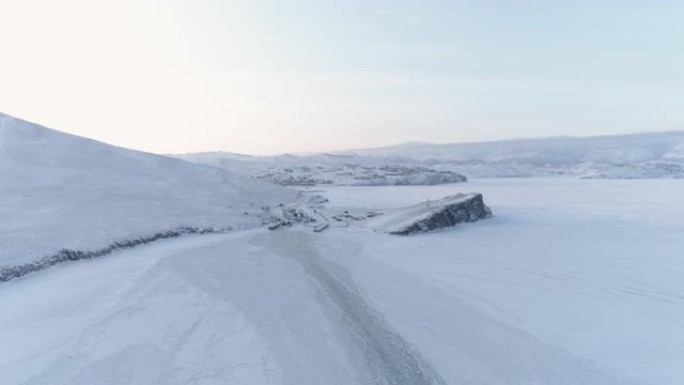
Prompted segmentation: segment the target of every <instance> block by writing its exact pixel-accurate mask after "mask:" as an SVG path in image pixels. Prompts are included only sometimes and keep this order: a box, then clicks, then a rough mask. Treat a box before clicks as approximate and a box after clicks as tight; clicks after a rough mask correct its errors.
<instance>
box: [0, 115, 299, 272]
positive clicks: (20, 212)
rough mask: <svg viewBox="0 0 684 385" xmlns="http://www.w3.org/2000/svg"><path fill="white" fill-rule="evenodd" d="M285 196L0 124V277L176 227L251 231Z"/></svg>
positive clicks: (174, 162) (187, 166)
mask: <svg viewBox="0 0 684 385" xmlns="http://www.w3.org/2000/svg"><path fill="white" fill-rule="evenodd" d="M294 196H295V193H293V192H291V191H289V190H286V189H283V188H281V187H278V186H274V185H272V184H269V183H264V182H259V181H255V180H252V179H250V178H245V177H241V176H237V175H234V174H231V173H229V172H227V171H225V170H220V169H217V168H213V167H207V166H202V165H196V164H192V163H188V162H185V161H181V160H178V159H172V158H167V157H163V156H159V155H153V154H147V153H142V152H137V151H131V150H126V149H122V148H118V147H114V146H110V145H107V144H104V143H100V142H96V141H93V140H89V139H85V138H79V137H76V136H72V135H68V134H65V133H61V132H58V131H54V130H51V129H48V128H45V127H42V126H39V125H35V124H32V123H29V122H25V121H22V120H19V119H15V118H12V117H9V116H7V115H0V201H1V202H2V204H1V205H0V218H2V221H0V268H1V267H8V266H16V265H21V264H25V263H31V262H35V261H37V260H39V259H40V258H41V257H44V256H50V255H54V254H56V253H58V252H59V250H61V249H69V250H74V251H84V252H90V251H95V250H101V249H105V248H107V247H109V246H110V245H113V244H115V243H117V242H125V241H129V240H135V239H138V238H141V237H151V236H154V235H155V234H158V233H162V232H166V231H176V230H178V229H179V228H181V227H184V226H189V227H194V228H198V229H207V228H219V229H225V228H245V227H253V226H256V225H260V224H261V219H260V218H259V215H260V212H261V209H260V208H261V206H262V205H267V204H276V203H279V202H289V201H290V200H293V199H294ZM245 213H247V214H245Z"/></svg>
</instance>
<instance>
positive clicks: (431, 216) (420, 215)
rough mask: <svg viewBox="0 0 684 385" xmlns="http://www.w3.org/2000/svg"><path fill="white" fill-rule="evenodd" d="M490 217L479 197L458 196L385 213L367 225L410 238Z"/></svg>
mask: <svg viewBox="0 0 684 385" xmlns="http://www.w3.org/2000/svg"><path fill="white" fill-rule="evenodd" d="M491 216H492V211H491V210H490V209H489V207H487V205H485V203H484V200H483V199H482V194H479V193H470V194H458V195H453V196H448V197H444V198H442V199H438V200H433V201H431V200H428V201H426V202H423V203H420V204H418V205H415V206H411V207H408V208H405V209H398V210H394V211H391V212H386V213H384V215H382V216H380V217H379V218H378V219H375V220H374V221H373V222H372V224H371V225H370V226H371V227H373V228H374V229H376V230H379V231H384V232H387V233H389V234H395V235H409V234H413V233H421V232H427V231H432V230H437V229H444V228H449V227H453V226H456V225H457V224H459V223H468V222H476V221H479V220H482V219H486V218H489V217H491Z"/></svg>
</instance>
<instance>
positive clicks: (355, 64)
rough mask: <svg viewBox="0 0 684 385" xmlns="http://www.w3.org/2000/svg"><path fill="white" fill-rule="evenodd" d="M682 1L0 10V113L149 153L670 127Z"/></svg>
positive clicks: (137, 4) (1, 3)
mask: <svg viewBox="0 0 684 385" xmlns="http://www.w3.org/2000/svg"><path fill="white" fill-rule="evenodd" d="M683 20H684V1H681V0H672V1H657V0H654V1H648V0H641V1H630V0H594V1H585V0H577V1H569V0H562V1H561V0H506V1H504V0H489V1H487V0H484V1H483V0H480V1H476V0H471V1H459V0H451V1H447V0H442V1H427V0H426V1H404V0H386V1H385V0H382V1H370V0H334V1H333V0H291V1H286V0H280V1H278V0H248V1H237V0H236V1H231V0H187V1H186V0H116V1H98V0H59V1H55V0H0V111H2V112H5V113H8V114H11V115H15V116H18V117H21V118H24V119H27V120H31V121H35V122H38V123H41V124H45V125H48V126H50V127H53V128H57V129H59V130H62V131H67V132H70V133H74V134H77V135H82V136H87V137H91V138H94V139H98V140H102V141H105V142H109V143H113V144H117V145H122V146H126V147H130V148H135V149H141V150H147V151H153V152H191V151H206V150H226V151H234V152H243V153H260V154H264V153H280V152H298V151H310V150H335V149H343V148H355V147H368V146H377V145H386V144H395V143H399V142H404V141H415V140H417V141H430V142H458V141H475V140H492V139H502V138H511V137H521V136H523V137H529V136H552V135H591V134H612V133H623V132H625V133H626V132H638V131H656V130H671V129H684V22H683Z"/></svg>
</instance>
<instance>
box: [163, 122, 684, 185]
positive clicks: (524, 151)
mask: <svg viewBox="0 0 684 385" xmlns="http://www.w3.org/2000/svg"><path fill="white" fill-rule="evenodd" d="M174 156H176V157H179V158H181V159H185V160H189V161H192V162H197V163H203V164H208V165H212V166H216V167H220V168H224V169H227V170H230V171H233V172H236V173H240V174H246V175H252V176H259V175H264V174H268V175H278V177H279V178H281V179H282V176H283V173H288V171H287V170H288V169H290V170H302V169H303V170H307V169H311V170H320V172H318V173H317V174H315V172H314V174H315V175H314V174H312V175H309V176H311V177H312V178H313V179H321V178H323V179H327V180H332V181H333V183H338V182H339V183H340V184H356V183H355V182H354V178H355V177H356V176H359V177H362V176H363V175H356V172H355V171H354V170H358V169H359V168H360V167H361V168H362V170H363V172H366V173H373V172H376V171H377V170H379V169H381V168H383V167H388V166H403V167H407V168H413V169H415V168H422V169H424V170H427V172H452V173H459V174H464V175H466V176H469V177H533V176H571V177H580V178H682V177H684V131H671V132H656V133H645V134H632V135H614V136H595V137H586V138H574V137H552V138H540V139H514V140H502V141H493V142H481V143H454V144H429V143H420V142H411V143H404V144H400V145H395V146H388V147H380V148H368V149H360V150H348V151H340V152H335V153H321V154H313V155H301V156H297V155H290V154H286V155H279V156H265V157H259V156H249V155H240V154H233V153H225V152H212V153H196V154H184V155H174ZM364 168H365V169H364ZM328 169H329V170H332V171H326V170H328ZM305 172H306V171H305ZM350 173H351V174H350ZM350 175H351V176H352V180H350V179H349V176H350ZM342 177H346V178H342ZM267 179H268V178H267Z"/></svg>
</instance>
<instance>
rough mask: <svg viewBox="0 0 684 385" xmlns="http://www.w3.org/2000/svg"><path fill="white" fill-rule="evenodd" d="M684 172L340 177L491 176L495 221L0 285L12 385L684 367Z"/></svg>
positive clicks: (381, 202) (444, 191)
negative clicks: (636, 177) (616, 177)
mask: <svg viewBox="0 0 684 385" xmlns="http://www.w3.org/2000/svg"><path fill="white" fill-rule="evenodd" d="M683 182H684V181H678V180H660V181H603V180H572V179H550V180H549V179H513V180H511V179H497V180H474V181H472V182H471V183H470V184H456V185H449V186H430V187H424V186H420V187H418V186H402V187H330V188H326V189H325V190H326V191H323V192H319V193H321V194H323V195H325V196H326V197H328V198H329V199H330V202H329V203H327V204H328V205H331V206H329V207H328V210H331V211H339V210H341V209H342V208H348V209H350V210H351V209H353V208H357V209H370V208H379V209H391V208H398V207H405V206H408V205H410V204H412V203H415V202H420V201H424V200H425V199H427V198H431V199H435V198H438V197H442V196H445V195H455V194H458V193H467V192H470V191H473V190H476V191H481V192H482V193H483V194H484V195H485V196H486V197H487V202H488V203H489V205H490V206H491V207H492V210H493V211H494V212H496V214H497V215H496V216H495V217H494V218H492V219H491V220H487V221H482V222H478V223H475V224H471V225H468V226H462V227H461V228H459V229H455V230H453V231H441V232H436V233H430V234H425V235H418V236H413V237H396V236H391V235H387V234H383V233H374V232H372V231H368V229H367V228H366V227H365V224H363V221H361V222H359V224H358V225H356V224H352V225H350V226H349V227H348V228H331V229H330V230H328V231H326V232H323V233H319V234H313V233H311V231H310V229H306V228H297V227H294V228H291V229H289V230H284V231H281V230H278V231H268V230H265V229H264V230H250V231H245V232H237V233H233V234H225V235H206V236H191V237H188V238H183V239H178V240H171V241H162V242H160V243H157V244H154V245H151V246H146V247H141V248H137V249H133V250H129V251H125V252H120V253H117V254H114V255H110V256H107V257H104V258H102V259H97V260H92V261H86V262H78V263H74V264H67V265H62V266H60V267H56V268H54V269H50V270H47V271H44V272H41V273H37V274H34V275H31V276H28V277H25V278H22V279H19V280H16V281H12V282H9V283H6V284H2V285H0V341H3V343H2V344H0V368H2V373H3V384H8V385H13V384H27V385H38V384H70V385H71V384H92V383H98V384H103V385H110V384H112V385H113V384H117V385H118V384H143V383H144V384H147V383H164V384H172V385H175V384H187V383H193V381H194V382H195V383H203V384H214V383H216V384H219V383H220V384H225V383H249V384H261V383H275V384H333V385H334V384H378V383H380V384H389V383H398V384H425V383H433V384H434V383H445V384H460V383H468V384H482V385H484V384H487V385H529V384H544V385H553V384H555V385H558V384H564V385H576V384H592V385H599V384H611V385H614V384H620V385H622V384H628V385H629V384H643V385H646V384H649V385H650V384H658V385H679V384H681V383H682V382H684V371H682V369H681V362H682V360H684V333H683V332H682V331H683V330H684V329H682V325H684V296H682V293H684V283H683V281H682V280H681V276H682V273H684V263H683V262H682V258H681V255H684V240H683V239H682V237H681V234H682V233H684V222H682V218H684V197H683V196H682V194H680V191H682V189H684V185H683V184H682V183H683Z"/></svg>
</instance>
